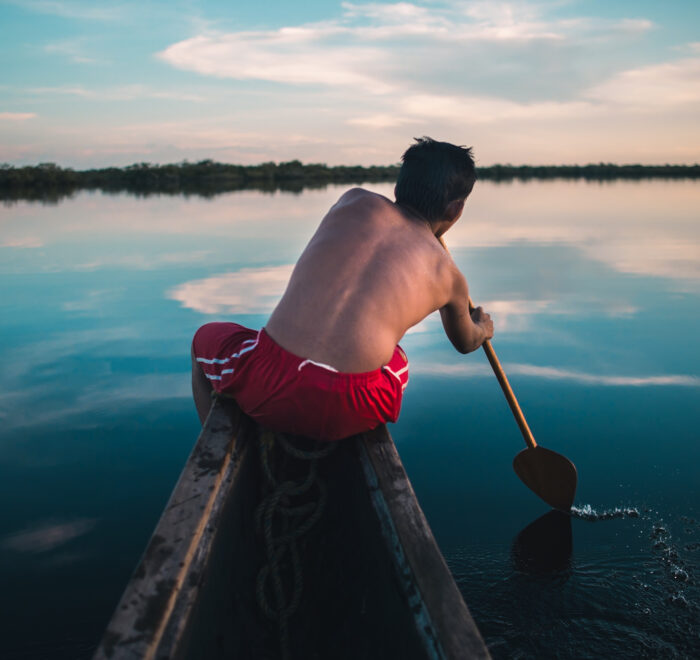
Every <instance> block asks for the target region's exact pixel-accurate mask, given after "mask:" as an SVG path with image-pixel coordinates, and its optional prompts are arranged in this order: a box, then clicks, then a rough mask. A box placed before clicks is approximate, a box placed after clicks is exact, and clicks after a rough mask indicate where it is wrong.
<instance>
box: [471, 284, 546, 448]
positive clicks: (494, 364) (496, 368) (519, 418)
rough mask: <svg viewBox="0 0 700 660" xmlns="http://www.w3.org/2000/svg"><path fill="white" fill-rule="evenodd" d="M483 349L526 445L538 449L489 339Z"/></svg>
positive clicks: (472, 306) (472, 309)
mask: <svg viewBox="0 0 700 660" xmlns="http://www.w3.org/2000/svg"><path fill="white" fill-rule="evenodd" d="M473 311H474V303H473V302H472V299H471V297H470V298H469V312H470V313H471V312H473ZM481 348H483V349H484V353H486V357H487V358H488V360H489V362H490V363H491V368H492V369H493V373H494V374H496V378H497V379H498V382H499V384H500V385H501V389H502V390H503V394H504V395H505V397H506V401H508V405H509V406H510V409H511V411H512V413H513V417H515V421H516V422H517V423H518V426H519V427H520V432H521V433H522V434H523V438H524V439H525V443H526V444H527V446H528V447H530V448H532V449H534V448H535V447H537V443H536V442H535V437H534V436H533V435H532V431H531V430H530V427H529V426H528V424H527V420H526V419H525V415H523V411H522V410H521V409H520V404H519V403H518V400H517V399H516V398H515V394H514V393H513V388H512V387H511V386H510V383H509V382H508V376H506V372H505V371H503V367H502V366H501V362H500V361H499V359H498V356H497V355H496V351H494V350H493V346H491V342H490V341H489V340H488V339H487V340H486V341H485V342H484V343H483V344H482V345H481Z"/></svg>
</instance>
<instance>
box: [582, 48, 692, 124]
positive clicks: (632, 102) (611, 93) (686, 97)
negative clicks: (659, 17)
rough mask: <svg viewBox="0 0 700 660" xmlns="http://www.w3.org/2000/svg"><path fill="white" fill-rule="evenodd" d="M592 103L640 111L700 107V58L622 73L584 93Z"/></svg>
mask: <svg viewBox="0 0 700 660" xmlns="http://www.w3.org/2000/svg"><path fill="white" fill-rule="evenodd" d="M584 96H585V97H586V98H588V99H590V100H592V101H595V102H598V103H604V104H606V105H616V106H626V107H628V108H632V109H634V110H636V111H641V112H645V111H646V112H650V111H651V112H657V111H658V110H660V109H663V108H668V107H683V106H695V107H698V106H700V58H685V59H681V60H676V61H673V62H666V63H664V64H655V65H653V66H646V67H642V68H639V69H631V70H628V71H623V72H621V73H618V74H617V75H614V76H612V77H611V78H610V79H608V80H606V81H605V82H603V83H601V84H599V85H595V86H594V87H592V88H590V89H589V90H587V91H586V92H585V93H584Z"/></svg>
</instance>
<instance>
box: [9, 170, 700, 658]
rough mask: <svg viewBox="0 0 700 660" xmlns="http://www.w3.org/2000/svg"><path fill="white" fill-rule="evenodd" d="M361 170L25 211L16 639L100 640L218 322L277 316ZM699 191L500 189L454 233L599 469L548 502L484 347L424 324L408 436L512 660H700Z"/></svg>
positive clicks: (15, 256) (535, 399) (533, 386)
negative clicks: (294, 268)
mask: <svg viewBox="0 0 700 660" xmlns="http://www.w3.org/2000/svg"><path fill="white" fill-rule="evenodd" d="M368 187H369V188H371V189H374V190H376V191H377V192H381V193H383V194H386V195H390V192H391V186H388V185H370V186H368ZM342 190H343V189H342V188H328V189H326V190H313V191H304V192H303V193H302V194H299V195H295V194H291V193H275V194H265V193H259V192H237V193H231V194H225V195H221V196H219V197H216V198H214V199H210V200H204V199H200V198H196V197H190V198H185V197H150V198H146V199H138V198H134V197H129V196H125V195H117V196H108V195H102V194H100V193H82V194H79V195H77V196H76V197H74V198H73V199H69V200H65V201H63V202H61V203H59V204H58V205H55V206H42V205H40V204H37V203H29V202H26V203H25V202H22V203H18V204H16V205H13V206H7V207H5V208H2V210H1V211H0V214H1V216H0V218H1V219H0V246H2V247H0V274H1V275H2V277H1V279H0V336H1V337H2V344H1V345H0V355H1V359H2V365H3V367H2V369H1V370H0V503H1V504H2V511H3V513H2V516H0V586H1V587H2V588H1V589H0V603H1V604H2V607H1V610H0V612H1V618H0V621H1V623H0V626H1V627H2V635H1V636H0V640H2V641H1V642H0V655H2V657H7V658H24V657H27V658H43V657H52V658H81V657H89V656H90V653H91V650H92V649H93V648H94V646H95V644H96V643H97V640H98V639H99V637H100V634H101V632H102V630H103V628H104V626H105V624H106V622H107V620H108V618H109V616H110V615H111V612H112V610H113V608H114V606H115V605H116V602H117V600H118V599H119V596H120V594H121V592H122V590H123V588H124V586H125V584H126V581H127V579H128V577H129V575H130V573H131V571H132V569H133V568H134V565H135V563H136V562H137V561H138V558H139V556H140V554H141V552H142V551H143V549H144V547H145V544H146V542H147V540H148V538H149V535H150V533H151V531H152V530H153V527H154V525H155V523H156V521H157V519H158V517H159V515H160V512H161V510H162V508H163V506H164V504H165V502H166V500H167V498H168V495H169V493H170V491H171V489H172V487H173V485H174V483H175V481H176V479H177V476H178V474H179V471H180V470H181V468H182V466H183V464H184V462H185V460H186V458H187V455H188V453H189V451H190V449H191V446H192V444H193V442H194V439H195V438H196V435H197V432H198V424H197V419H196V415H195V412H194V407H193V406H192V404H191V401H190V399H189V396H190V395H189V380H188V379H189V342H190V339H191V336H192V334H193V333H194V331H195V329H196V328H197V327H198V326H199V325H201V324H202V323H204V322H207V321H210V320H217V319H236V320H239V321H240V322H242V323H244V324H247V325H251V326H259V325H261V324H262V323H264V321H265V320H266V318H267V315H268V314H269V311H270V309H271V307H272V305H274V302H275V300H277V298H278V297H279V295H281V292H282V290H283V287H284V284H285V282H286V278H287V276H288V274H289V271H290V268H291V265H292V264H293V263H294V261H295V259H296V257H297V256H298V254H299V252H300V251H301V249H302V248H303V246H304V245H305V243H306V241H307V240H308V238H309V237H310V236H311V234H312V232H313V231H314V229H315V226H316V224H317V223H318V221H319V219H320V218H321V216H322V215H323V213H324V212H325V211H326V210H327V209H328V207H329V206H330V205H331V204H332V203H333V202H334V201H335V199H337V197H338V196H339V194H340V193H341V192H342ZM698 209H700V185H698V184H697V183H695V182H690V181H673V182H668V181H641V182H613V183H606V184H602V185H601V184H597V183H584V182H561V181H548V182H530V183H512V184H501V185H497V184H491V183H488V182H482V183H480V184H478V186H477V188H476V189H475V192H474V195H473V197H472V199H470V200H469V202H468V204H467V208H466V211H465V216H464V217H463V219H462V220H461V221H460V223H458V225H457V226H456V227H454V228H453V230H451V231H450V232H449V234H448V236H447V239H448V244H449V245H450V248H451V250H452V253H453V256H454V258H455V260H456V261H457V262H458V264H459V266H460V267H461V268H462V270H463V272H464V273H465V274H466V276H467V279H468V281H469V283H470V291H471V294H472V297H473V298H474V299H475V301H476V302H477V304H483V305H484V306H485V308H486V309H487V310H489V311H492V313H493V317H494V319H495V323H496V333H497V334H496V337H495V339H494V346H495V348H496V350H497V352H498V354H499V357H500V359H501V361H502V362H503V364H504V367H505V369H506V371H507V373H508V374H509V376H510V380H511V383H512V385H513V387H514V389H515V391H516V394H517V396H518V398H519V400H520V403H521V406H522V408H523V410H524V411H525V414H526V416H527V418H528V421H529V423H530V426H531V427H532V429H533V432H534V434H535V437H536V438H537V440H538V442H539V443H540V444H542V445H543V446H546V447H549V448H551V449H554V450H555V451H558V452H560V453H563V454H564V455H566V456H567V457H569V458H570V459H571V460H573V462H574V463H575V464H576V466H577V468H578V470H579V477H580V481H579V489H578V494H577V501H576V507H575V509H574V515H573V517H572V518H568V517H564V518H562V517H561V516H558V515H557V514H554V515H552V514H548V509H547V507H546V506H545V505H544V504H543V503H542V502H541V501H539V500H538V499H537V498H536V497H535V496H534V495H532V494H531V493H530V492H529V491H527V489H526V488H525V487H524V486H523V485H522V484H521V483H520V481H519V480H518V479H517V477H516V476H515V475H514V474H513V472H512V470H511V467H510V464H511V461H512V459H513V456H514V455H515V454H516V453H517V452H518V451H519V450H520V449H521V448H522V447H524V444H523V442H522V439H521V437H520V436H519V433H518V429H517V426H516V425H515V422H514V421H513V419H512V417H511V416H510V413H509V411H508V408H507V406H506V404H505V401H504V399H503V396H502V394H501V392H500V389H499V388H498V385H497V383H496V381H495V379H494V377H493V376H492V374H491V372H490V369H489V366H488V363H487V362H486V360H485V357H484V356H483V354H482V353H481V352H479V353H475V354H472V355H469V356H466V357H465V356H461V355H459V354H457V353H455V352H454V350H453V349H452V348H451V347H450V345H449V343H448V342H447V340H446V338H445V337H444V335H443V334H442V331H441V328H440V323H439V318H437V317H431V318H429V319H427V320H426V321H425V322H423V323H421V324H420V325H419V326H417V327H416V328H414V329H412V330H411V331H410V332H409V333H408V334H407V335H406V337H405V338H404V339H403V341H402V345H403V347H404V348H405V349H406V351H407V353H408V354H409V358H410V360H411V382H410V385H409V387H408V389H407V390H406V396H405V402H404V408H403V411H402V414H401V419H400V420H399V423H398V424H396V425H394V426H393V427H392V429H391V431H392V434H393V436H394V439H395V441H396V444H397V446H398V448H399V452H400V454H401V456H402V459H403V461H404V464H405V466H406V469H407V471H408V473H409V476H410V477H411V480H412V482H413V485H414V487H415V490H416V492H417V495H418V498H419V500H420V502H421V505H422V507H423V509H424V510H425V513H426V515H427V517H428V520H429V521H430V524H431V526H432V528H433V531H434V532H435V535H436V537H437V539H438V542H439V544H440V546H441V548H442V550H443V553H444V555H445V557H446V559H447V561H448V563H449V565H450V567H451V569H452V571H453V573H454V574H455V576H456V578H457V581H458V583H459V585H460V588H461V590H462V592H463V594H464V596H465V599H466V602H467V603H468V605H469V607H470V609H471V611H472V614H473V616H474V618H475V619H476V621H477V624H478V625H479V627H480V629H481V631H482V633H483V634H484V636H485V639H486V641H487V643H488V645H489V648H490V650H491V653H492V654H493V656H494V657H495V658H546V657H558V658H581V657H630V658H632V657H634V658H636V657H669V658H689V657H696V656H697V655H698V652H699V649H700V639H699V638H698V626H697V621H698V614H699V608H700V590H699V588H698V580H699V579H700V522H699V521H700V498H699V496H698V465H699V464H700V461H699V459H700V455H699V454H700V449H699V448H700V443H699V442H698V435H699V434H698V430H697V429H698V428H699V426H700V424H699V423H700V406H699V405H698V403H699V402H700V397H699V395H700V354H699V351H698V347H699V342H698V336H700V322H699V321H700V306H699V305H698V300H699V294H700V259H699V257H700V247H699V246H700V223H699V222H698V220H699V218H698V215H699V214H698Z"/></svg>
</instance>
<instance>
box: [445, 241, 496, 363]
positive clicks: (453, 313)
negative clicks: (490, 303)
mask: <svg viewBox="0 0 700 660" xmlns="http://www.w3.org/2000/svg"><path fill="white" fill-rule="evenodd" d="M438 241H440V245H442V247H443V248H444V250H445V252H447V254H448V255H449V254H450V251H449V250H448V249H447V245H446V244H445V239H444V238H442V236H440V237H438ZM450 261H452V260H451V258H450ZM452 263H453V274H452V296H451V297H450V301H449V302H448V303H447V304H446V305H445V306H444V307H441V308H440V318H441V319H442V327H443V328H444V329H445V334H446V335H447V338H448V339H449V340H450V341H451V342H452V345H453V346H454V347H455V348H456V349H457V350H458V351H459V352H460V353H471V352H472V351H475V350H476V349H477V348H479V346H481V345H482V344H483V343H484V342H485V341H486V340H487V339H491V337H493V321H492V320H491V316H490V315H489V314H487V313H486V312H485V311H484V309H483V307H476V308H475V309H474V311H473V312H472V313H471V314H470V313H469V287H468V286H467V280H466V279H465V278H464V275H462V273H461V272H460V271H459V269H458V268H457V266H454V262H452Z"/></svg>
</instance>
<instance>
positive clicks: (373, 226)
mask: <svg viewBox="0 0 700 660" xmlns="http://www.w3.org/2000/svg"><path fill="white" fill-rule="evenodd" d="M475 180H476V174H475V168H474V161H473V159H472V155H471V150H470V149H465V148H462V147H457V146H455V145H452V144H449V143H447V142H436V141H434V140H432V139H430V138H422V139H418V140H416V144H414V145H412V146H411V147H409V149H408V150H407V151H406V153H405V154H404V155H403V165H402V166H401V170H400V172H399V176H398V180H397V183H396V188H395V189H394V192H395V195H396V202H395V203H394V202H391V201H390V200H389V199H387V198H386V197H383V196H381V195H377V194H375V193H371V192H369V191H366V190H363V189H361V188H353V189H352V190H349V191H348V192H346V193H345V194H344V195H343V196H342V197H341V198H340V199H339V200H338V202H337V203H336V204H335V205H334V206H333V207H332V208H331V209H330V211H329V212H328V214H327V215H326V216H325V218H323V220H322V222H321V224H320V226H319V227H318V229H317V231H316V233H315V234H314V236H313V237H312V239H311V241H310V242H309V244H308V245H307V246H306V249H305V250H304V252H303V253H302V255H301V257H300V258H299V261H298V262H297V264H296V266H295V268H294V271H293V273H292V276H291V278H290V281H289V284H288V286H287V290H286V291H285V293H284V295H283V297H282V299H281V300H280V302H279V304H278V305H277V307H276V308H275V310H274V311H273V312H272V316H270V319H269V321H268V322H267V325H266V326H265V327H264V328H263V329H262V330H260V331H259V332H257V331H255V330H250V329H248V328H244V327H242V326H240V325H238V324H235V323H209V324H207V325H205V326H202V327H201V328H200V329H199V330H198V331H197V333H196V335H195V337H194V340H193V344H192V359H193V363H192V370H193V371H192V387H193V393H194V399H195V403H196V406H197V411H198V413H199V417H200V420H201V421H202V423H204V420H205V418H206V415H207V413H208V410H209V407H210V404H211V398H210V393H211V389H212V387H213V388H214V389H215V390H217V391H219V392H226V393H227V394H230V395H232V396H233V397H234V398H235V399H236V400H237V402H238V404H239V405H240V407H241V409H242V410H243V411H244V412H246V413H247V414H249V415H250V416H251V417H253V418H254V419H256V420H257V421H258V422H259V423H260V424H262V425H263V426H265V427H267V428H270V429H272V430H276V431H284V432H288V433H293V434H301V435H306V436H309V437H314V438H318V439H322V440H337V439H339V438H343V437H346V436H349V435H353V434H355V433H359V432H361V431H365V430H368V429H371V428H374V427H376V426H378V425H379V424H381V423H384V422H387V421H396V419H397V418H398V415H399V409H400V407H401V399H402V394H403V389H404V388H405V387H406V383H407V382H408V360H407V358H406V355H405V353H404V352H403V351H402V350H401V348H400V347H399V346H398V342H399V340H400V339H401V337H403V335H404V333H405V332H406V330H408V328H410V327H411V326H413V325H415V324H416V323H418V322H419V321H421V320H422V319H424V318H425V317H426V316H428V315H429V314H431V313H432V312H434V311H435V310H438V309H439V310H440V315H441V317H442V323H443V326H444V329H445V333H446V334H447V337H448V338H449V339H450V341H451V342H452V344H453V345H454V347H455V348H456V349H457V350H458V351H459V352H460V353H469V352H470V351H474V350H476V349H477V348H479V346H481V344H482V343H483V342H484V341H485V340H486V339H490V338H491V337H492V336H493V323H492V322H491V318H490V316H489V315H488V314H486V313H485V312H484V311H483V309H482V308H481V307H478V308H477V309H476V310H474V312H472V313H471V314H470V313H469V304H468V300H469V293H468V288H467V282H466V280H465V279H464V276H463V275H462V274H461V273H460V271H459V270H458V269H457V267H456V265H455V263H454V262H453V261H452V258H451V257H450V255H449V253H448V252H447V251H446V250H445V249H444V248H443V244H442V242H441V236H442V235H443V234H444V233H445V232H446V231H447V230H448V229H449V228H450V227H451V226H452V225H453V224H454V223H455V222H456V221H457V220H458V219H459V217H460V215H461V214H462V210H463V208H464V203H465V201H466V199H467V197H468V196H469V193H470V192H471V190H472V187H473V186H474V182H475Z"/></svg>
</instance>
